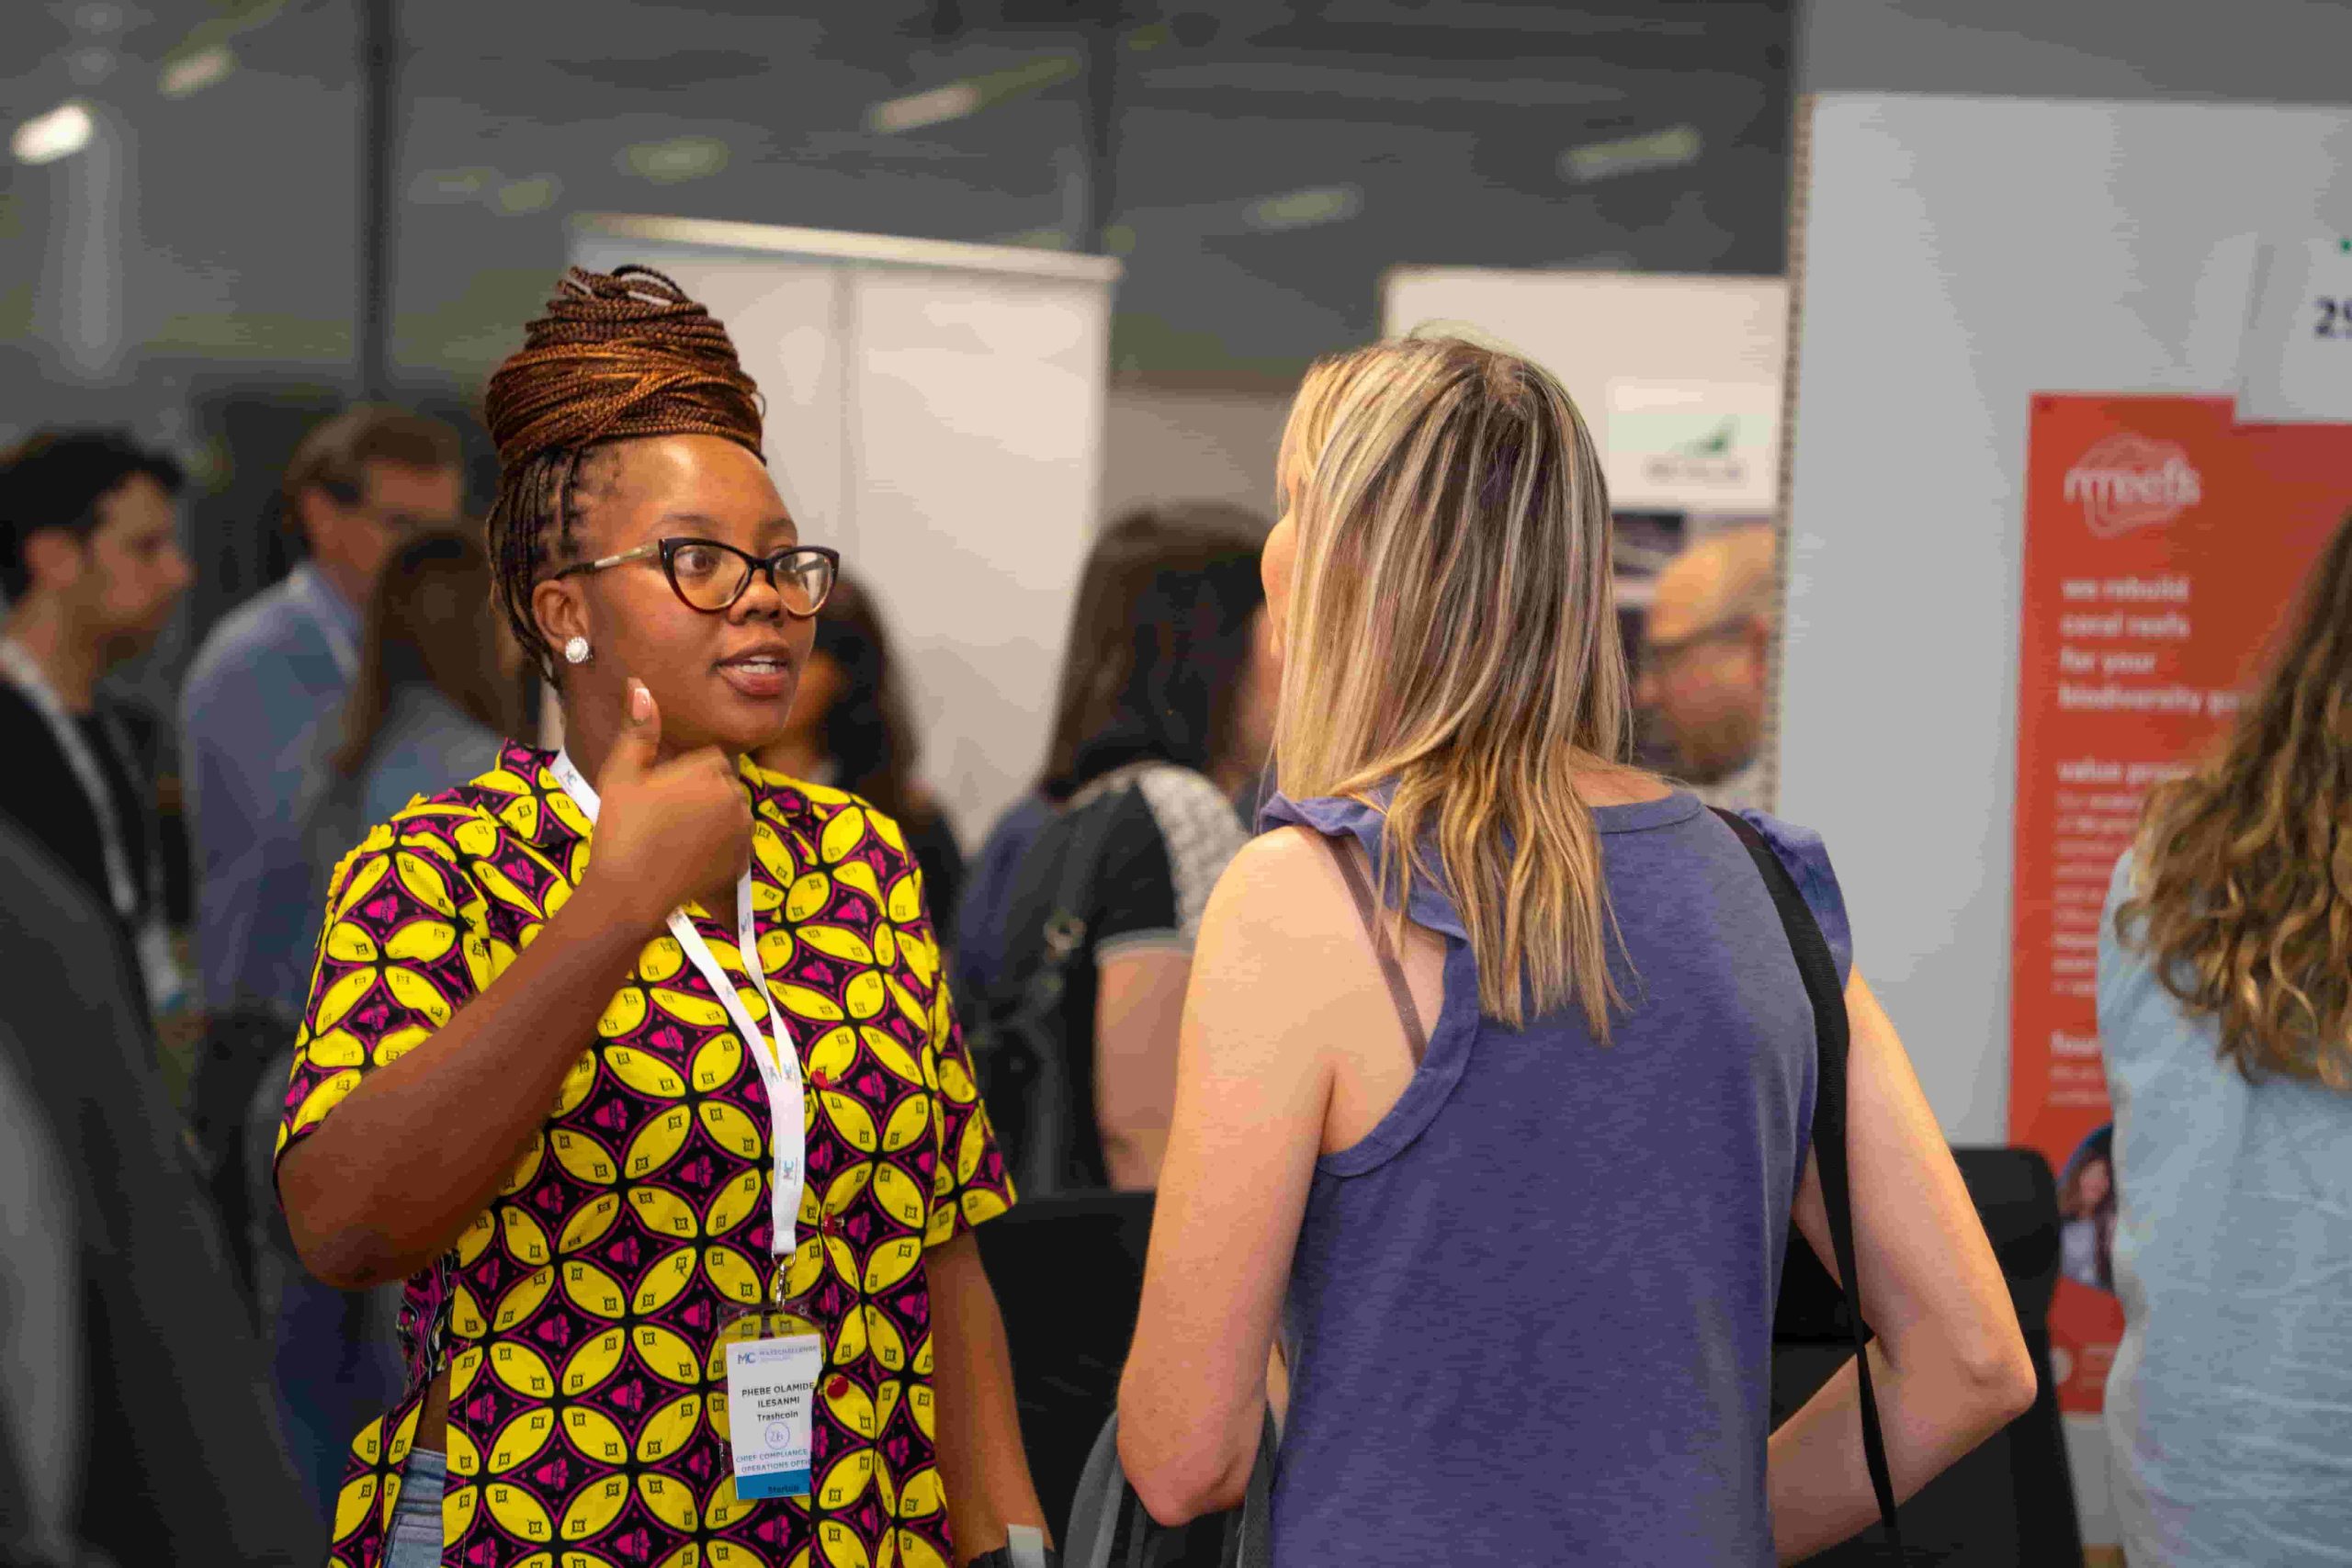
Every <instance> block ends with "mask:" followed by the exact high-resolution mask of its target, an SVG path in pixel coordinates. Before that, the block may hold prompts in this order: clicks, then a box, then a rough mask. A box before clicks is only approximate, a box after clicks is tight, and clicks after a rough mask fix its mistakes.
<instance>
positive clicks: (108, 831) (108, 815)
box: [0, 637, 179, 1010]
mask: <svg viewBox="0 0 2352 1568" xmlns="http://www.w3.org/2000/svg"><path fill="white" fill-rule="evenodd" d="M0 677H5V678H6V680H7V682H8V683H9V684H11V685H13V686H15V687H16V688H17V690H18V691H20V692H22V693H23V694H25V700H26V701H27V702H28V703H30V704H32V705H33V711H34V712H36V713H38V714H40V716H41V721H42V722H43V723H45V724H47V725H48V726H49V732H50V734H51V737H53V738H54V739H56V741H57V749H58V750H60V751H62V752H63V753H64V754H65V765H66V767H67V768H69V769H70V770H72V772H73V774H74V781H75V782H76V783H77V784H80V785H81V786H82V793H83V795H85V796H87V797H88V799H89V802H90V815H91V816H93V817H95V818H97V822H98V851H99V853H100V855H101V856H102V857H103V858H104V860H105V862H106V867H107V893H108V895H109V896H110V897H112V898H113V900H114V908H115V913H116V914H118V915H119V916H121V917H122V920H123V923H124V924H126V925H128V924H130V922H131V921H132V920H134V919H138V917H139V913H140V894H141V889H140V886H139V882H138V879H137V877H136V876H135V875H134V874H132V872H131V869H130V849H129V848H128V847H127V846H126V845H125V844H124V842H123V836H122V828H123V824H122V818H121V817H120V816H119V813H120V812H123V811H135V810H137V809H138V808H139V807H138V803H137V802H135V801H130V800H124V801H119V802H118V801H117V800H116V799H115V796H114V791H113V790H111V789H109V788H107V777H106V773H105V770H103V769H102V768H100V767H99V766H98V759H97V755H96V753H95V752H93V751H92V750H90V743H89V739H88V738H87V737H85V735H84V734H83V733H82V727H81V726H80V725H78V724H76V723H74V716H73V715H72V714H70V713H67V712H66V711H65V704H64V701H63V700H62V698H60V697H59V696H58V694H57V691H56V688H54V687H52V686H51V684H50V683H49V675H48V673H47V672H46V671H43V670H42V669H41V667H40V660H36V659H34V658H33V656H32V654H31V652H30V651H29V650H28V649H26V647H25V645H24V644H22V643H20V642H18V641H17V639H16V638H14V637H0ZM99 722H100V723H101V724H109V727H111V726H110V721H109V719H108V718H107V716H106V715H104V714H103V713H101V714H100V716H99ZM116 750H117V752H118V753H119V752H120V751H121V750H122V747H121V745H120V742H119V739H118V741H117V743H116ZM116 761H122V762H124V764H125V766H126V768H127V767H128V766H129V764H128V762H127V761H126V760H125V759H124V758H123V757H121V756H120V755H118V756H117V758H116ZM161 854H162V849H161V846H160V845H158V844H156V843H154V842H153V841H151V842H150V843H149V844H148V855H147V886H146V890H145V891H146V899H147V911H146V912H147V919H146V920H145V921H144V922H143V923H142V924H141V926H140V927H139V928H138V929H136V930H135V931H133V933H132V935H133V936H134V938H135V939H136V941H137V944H138V954H139V964H140V968H141V970H142V971H143V975H142V978H143V979H145V981H146V983H147V999H148V1002H149V1003H150V1005H151V1006H153V1007H154V1008H156V1009H159V1010H160V1009H163V1008H164V1007H166V1006H167V1005H168V1004H169V1003H170V1002H172V1001H173V999H174V998H175V997H176V996H177V994H178V991H179V973H178V967H177V965H176V964H174V963H173V962H172V957H171V948H170V944H169V942H168V941H167V940H166V939H165V938H164V931H163V923H162V922H163V897H164V894H163V881H164V878H163V871H162V864H161V860H160V856H161Z"/></svg>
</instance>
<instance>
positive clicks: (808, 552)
mask: <svg viewBox="0 0 2352 1568" xmlns="http://www.w3.org/2000/svg"><path fill="white" fill-rule="evenodd" d="M655 556H659V557H661V558H662V576H664V577H666V578H668V579H669V580H670V590H671V592H673V593H675V594H677V596H678V599H679V602H680V603H682V604H684V605H685V606H686V608H688V609H690V610H700V611H701V612H702V613H703V614H704V615H723V614H725V613H726V612H727V611H729V610H731V609H733V608H734V607H735V601H737V600H738V599H741V597H742V596H743V593H744V591H745V590H746V589H748V588H750V587H751V586H752V574H753V573H754V572H765V573H767V579H768V586H769V587H771V588H773V589H775V592H776V597H777V598H778V599H781V600H782V601H783V602H784V608H785V611H786V614H788V615H798V616H801V617H803V618H804V619H805V618H806V617H808V616H810V615H815V614H816V613H817V612H818V611H819V610H821V609H823V608H824V607H825V601H826V599H827V598H829V597H831V594H832V592H833V583H834V581H836V580H837V579H838V578H839V577H840V576H841V570H842V553H841V551H839V550H834V549H828V548H826V547H824V546H822V545H795V546H793V547H791V548H790V549H784V550H778V551H776V553H775V554H774V555H772V556H755V555H752V553H751V552H750V551H748V550H739V549H737V548H736V547H734V546H732V545H729V544H722V543H721V542H720V541H718V540H717V539H688V538H676V539H656V540H655V541H654V542H653V543H651V544H650V545H639V546H638V547H637V548H635V549H633V550H623V551H622V552H621V553H620V554H618V555H616V556H606V557H605V558H603V559H601V560H590V561H581V562H579V563H578V564H577V565H573V566H567V567H565V568H563V569H562V570H560V571H558V572H556V573H555V574H554V575H555V576H557V577H572V576H577V575H579V574H581V573H584V572H592V571H602V570H605V568H606V567H612V566H619V565H621V564H622V563H623V562H625V561H633V560H650V559H651V558H654V557H655Z"/></svg>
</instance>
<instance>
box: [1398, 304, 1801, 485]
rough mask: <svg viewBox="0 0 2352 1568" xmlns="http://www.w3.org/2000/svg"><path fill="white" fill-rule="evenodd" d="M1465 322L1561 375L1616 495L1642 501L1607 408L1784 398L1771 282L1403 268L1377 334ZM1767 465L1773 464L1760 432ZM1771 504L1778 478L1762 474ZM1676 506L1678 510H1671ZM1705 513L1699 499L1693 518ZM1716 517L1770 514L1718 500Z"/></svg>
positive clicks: (1784, 321)
mask: <svg viewBox="0 0 2352 1568" xmlns="http://www.w3.org/2000/svg"><path fill="white" fill-rule="evenodd" d="M1449 323H1461V324H1465V325H1468V326H1470V327H1474V328H1476V330H1477V331H1478V332H1480V333H1484V334H1486V335H1487V336H1490V337H1492V338H1495V339H1498V340H1499V341H1500V342H1502V343H1504V344H1508V345H1510V347H1512V348H1514V349H1516V350H1517V351H1518V352H1520V353H1521V354H1524V355H1527V356H1528V357H1529V358H1531V359H1532V360H1534V361H1535V362H1536V363H1537V364H1539V365H1541V366H1543V367H1544V368H1545V369H1547V370H1549V371H1551V372H1552V374H1553V375H1555V376H1556V377H1558V378H1560V384H1561V385H1562V386H1563V387H1565V388H1566V389H1567V393H1568V396H1569V397H1570V398H1572V399H1574V400H1575V401H1576V405H1577V412H1579V413H1581V414H1583V415H1584V421H1585V423H1586V425H1587V426H1589V428H1590V430H1591V431H1592V439H1593V444H1594V445H1595V446H1598V447H1599V448H1600V451H1601V452H1602V453H1603V454H1605V455H1609V463H1610V487H1611V492H1612V494H1614V495H1621V496H1623V497H1624V498H1625V500H1626V503H1627V504H1628V505H1634V506H1638V505H1640V504H1642V503H1641V502H1639V501H1638V500H1636V499H1635V498H1636V497H1637V496H1638V494H1639V493H1640V490H1639V486H1640V477H1639V476H1638V475H1635V474H1632V473H1628V472H1626V471H1625V470H1624V468H1623V460H1624V451H1623V448H1624V447H1625V445H1626V444H1625V443H1623V442H1618V443H1612V442H1611V435H1610V415H1611V409H1612V407H1618V406H1626V405H1627V404H1628V402H1629V400H1639V399H1644V398H1646V399H1649V400H1655V399H1656V398H1657V396H1658V395H1660V394H1661V393H1663V392H1666V391H1668V390H1671V389H1678V388H1679V389H1685V390H1687V391H1688V392H1689V393H1691V395H1692V396H1693V397H1694V399H1695V400H1696V403H1695V405H1694V406H1695V407H1697V408H1701V409H1714V410H1720V411H1721V412H1724V413H1728V414H1744V413H1747V412H1748V411H1751V410H1754V409H1756V408H1758V406H1759V404H1760V406H1761V407H1762V408H1764V409H1767V410H1770V409H1774V408H1776V406H1777V404H1778V402H1779V393H1780V389H1781V374H1782V367H1783V365H1784V363H1785V361H1786V356H1787V355H1786V351H1787V344H1788V285H1787V283H1786V282H1785V281H1784V280H1783V279H1781V278H1777V277H1708V276H1671V275H1665V274H1650V273H1615V272H1579V271H1526V270H1513V269H1508V268H1498V267H1398V268H1396V269H1394V270H1392V271H1391V272H1390V273H1389V274H1388V276H1387V278H1386V280H1385V287H1384V288H1383V297H1382V309H1381V330H1382V331H1383V332H1384V333H1388V334H1390V335H1392V336H1393V335H1397V334H1401V333H1410V332H1413V331H1415V330H1416V329H1419V328H1422V327H1440V328H1442V327H1443V326H1445V325H1447V324H1449ZM1759 456H1760V457H1761V458H1762V460H1763V461H1765V462H1767V463H1770V462H1773V461H1776V460H1777V457H1778V442H1777V439H1776V437H1774V436H1772V435H1770V434H1766V435H1765V436H1764V438H1763V451H1762V453H1761V454H1760V455H1759ZM1753 483H1754V486H1755V488H1756V489H1757V490H1759V491H1761V494H1762V495H1763V496H1765V497H1770V495H1771V494H1772V493H1773V492H1774V491H1775V489H1776V479H1775V477H1774V476H1773V475H1770V474H1769V473H1768V474H1763V475H1759V476H1757V477H1756V479H1755V480H1754V481H1753ZM1673 509H1677V510H1679V509H1680V508H1679V507H1676V508H1673ZM1706 509H1711V508H1707V507H1705V506H1704V504H1703V503H1702V504H1701V505H1700V506H1698V507H1694V508H1693V510H1706ZM1712 509H1713V510H1728V511H1739V512H1755V511H1759V510H1764V509H1766V508H1765V507H1764V506H1759V505H1758V504H1757V503H1756V502H1753V501H1752V500H1748V499H1747V498H1745V497H1742V498H1738V499H1735V498H1731V497H1725V498H1724V503H1723V505H1722V506H1720V507H1717V508H1712Z"/></svg>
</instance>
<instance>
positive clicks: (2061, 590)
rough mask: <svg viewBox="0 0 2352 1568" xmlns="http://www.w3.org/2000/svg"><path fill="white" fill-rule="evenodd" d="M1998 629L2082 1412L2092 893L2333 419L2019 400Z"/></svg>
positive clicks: (2291, 575) (2097, 1128) (2096, 1166)
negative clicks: (2016, 493)
mask: <svg viewBox="0 0 2352 1568" xmlns="http://www.w3.org/2000/svg"><path fill="white" fill-rule="evenodd" d="M2026 466H2027V474H2026V504H2025V592H2024V604H2023V620H2022V629H2021V636H2020V639H2019V659H2018V794H2017V842H2016V856H2017V859H2016V883H2015V886H2016V911H2015V923H2014V932H2013V938H2012V950H2011V960H2010V971H2009V974H2010V1002H2009V1018H2010V1027H2009V1141H2010V1142H2011V1143H2013V1144H2020V1145H2030V1146H2032V1147H2034V1148H2038V1149H2040V1150H2041V1152H2042V1153H2043V1154H2044V1155H2045V1156H2048V1158H2049V1160H2050V1163H2051V1165H2052V1168H2054V1169H2056V1170H2057V1171H2058V1172H2059V1204H2060V1209H2061V1212H2062V1219H2063V1220H2064V1222H2065V1224H2066V1226H2067V1234H2066V1242H2067V1245H2066V1247H2064V1249H2063V1251H2064V1278H2062V1279H2061V1280H2060V1282H2059V1286H2058V1297H2057V1300H2056V1301H2055V1302H2054V1303H2052V1309H2051V1340H2052V1363H2053V1365H2052V1370H2053V1371H2055V1372H2056V1374H2057V1376H2058V1379H2059V1384H2060V1387H2059V1399H2060V1403H2061V1404H2062V1405H2064V1408H2066V1409H2068V1410H2074V1411H2096V1410H2098V1408H2099V1404H2100V1397H2101V1394H2102V1393H2103V1392H2104V1390H2105V1387H2106V1382H2107V1371H2108V1368H2109V1365H2110V1364H2111V1363H2112V1361H2113V1360H2114V1357H2115V1345H2116V1340H2117V1338H2118V1337H2119V1336H2120V1333H2121V1331H2122V1327H2123V1314H2122V1309H2121V1307H2120V1305H2119V1304H2118V1303H2117V1302H2116V1299H2115V1297H2114V1296H2113V1295H2112V1294H2111V1293H2110V1289H2111V1284H2110V1275H2109V1267H2108V1261H2107V1256H2106V1244H2107V1240H2108V1238H2109V1235H2111V1234H2112V1230H2113V1218H2112V1216H2113V1205H2114V1173H2113V1169H2112V1166H2111V1163H2110V1161H2109V1139H2108V1136H2107V1133H2106V1128H2107V1126H2108V1123H2109V1111H2108V1102H2107V1080H2106V1074H2105V1072H2104V1069H2103V1068H2102V1066H2101V1065H2100V1055H2099V1043H2098V1006H2097V990H2096V976H2097V965H2098V940H2099V911H2100V906H2101V903H2102V901H2103V900H2104V898H2105V897H2106V894H2107V886H2108V881H2109V874H2111V873H2112V872H2113V870H2114V868H2115V862H2116V857H2117V856H2119V855H2120V854H2121V853H2122V852H2123V851H2124V850H2125V849H2126V848H2128V847H2129V846H2130V843H2131V836H2132V833H2133V830H2134V829H2135V828H2136V826H2137V823H2138V818H2139V809H2140V804H2141V798H2142V796H2143V795H2144V794H2145V792H2146V790H2147V788H2148V786H2149V785H2150V784H2153V783H2154V782H2155V781H2157V780H2159V779H2162V778H2165V777H2166V776H2169V775H2170V774H2172V773H2176V772H2177V771H2179V770H2180V769H2181V768H2182V767H2184V766H2186V765H2187V764H2188V763H2189V762H2191V761H2194V760H2195V759H2196V758H2197V757H2198V756H2199V754H2200V753H2201V752H2202V751H2204V750H2205V749H2206V748H2207V747H2209V746H2210V745H2211V743H2212V742H2213V740H2214V739H2216V737H2218V736H2219V735H2220V734H2221V733H2222V730H2223V729H2224V728H2226V726H2227V725H2228V723H2229V721H2230V717H2231V716H2232V714H2233V712H2234V711H2235V709H2236V706H2237V704H2238V701H2239V698H2240V696H2241V694H2243V692H2244V690H2245V685H2246V682H2248V681H2249V680H2250V679H2252V678H2253V677H2254V676H2256V674H2258V673H2259V671H2260V669H2261V666H2262V660H2263V659H2264V657H2265V655H2266V654H2267V651H2268V648H2269V644H2270V641H2271V637H2272V634H2273V632H2274V631H2275V630H2276V628H2277V627H2278V624H2279V621H2280V619H2281V617H2282V615H2284V613H2285V612H2286V611H2287V609H2288V607H2289V606H2290V605H2291V604H2292V603H2293V601H2294V597H2295V594H2296V592H2297V590H2298V588H2299V587H2300V585H2301V580H2302V576H2303V573H2304V571H2305V570H2306V569H2307V568H2308V567H2309V565H2310V563H2311V561H2312V558H2314V557H2315V556H2316V555H2317V554H2318V553H2319V550H2320V548H2321V547H2323V546H2324V544H2325V543H2326V541H2327V538H2328V536H2329V535H2330V534H2331V533H2332V532H2333V531H2334V529H2335V525H2336V524H2337V522H2338V521H2339V520H2340V519H2341V518H2343V517H2344V515H2345V514H2346V512H2347V510H2352V425H2340V424H2336V425H2295V424H2274V425H2243V424H2239V423H2237V422H2236V414H2235V409H2234V407H2233V403H2232V402H2231V400H2229V399H2227V398H2188V397H2060V396H2040V397H2036V398H2035V399H2034V400H2033V411H2032V426H2031V431H2030V440H2029V447H2028V453H2027V465H2026Z"/></svg>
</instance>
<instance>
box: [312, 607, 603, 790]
mask: <svg viewBox="0 0 2352 1568" xmlns="http://www.w3.org/2000/svg"><path fill="white" fill-rule="evenodd" d="M325 592H332V590H329V589H326V588H323V587H322V586H320V583H319V569H318V568H317V567H315V566H303V567H300V568H297V569H296V571H295V574H294V595H295V597H296V598H298V599H300V601H301V602H302V611H303V614H305V615H309V616H310V617H311V623H312V624H313V625H315V626H317V627H318V628H319V635H320V636H321V637H324V638H326V639H327V655H328V657H329V658H331V659H333V660H334V667H335V669H336V670H337V671H340V672H341V673H342V675H343V678H344V681H345V683H346V684H347V683H349V682H351V681H353V680H355V679H356V678H357V677H358V674H359V649H358V646H357V645H356V643H354V642H353V641H352V639H351V634H350V633H349V632H347V631H345V629H344V626H343V623H342V622H341V621H339V620H337V619H336V618H335V614H334V609H333V607H332V606H330V605H327V604H322V603H321V602H320V599H319V595H320V594H322V593H325ZM581 809H582V810H583V811H584V810H586V809H587V807H582V808H581Z"/></svg>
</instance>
